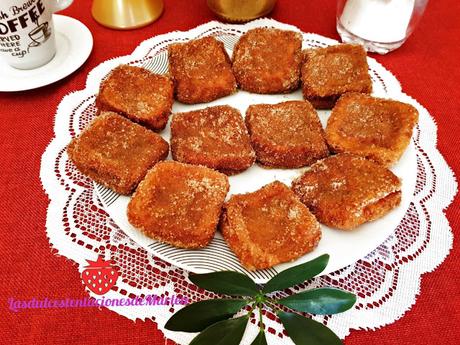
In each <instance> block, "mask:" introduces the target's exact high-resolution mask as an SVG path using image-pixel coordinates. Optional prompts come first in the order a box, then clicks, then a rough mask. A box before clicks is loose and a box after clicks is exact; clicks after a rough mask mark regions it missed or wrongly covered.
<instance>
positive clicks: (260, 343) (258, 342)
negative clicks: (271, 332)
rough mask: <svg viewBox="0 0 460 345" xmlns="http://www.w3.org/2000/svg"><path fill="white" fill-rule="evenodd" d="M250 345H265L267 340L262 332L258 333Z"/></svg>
mask: <svg viewBox="0 0 460 345" xmlns="http://www.w3.org/2000/svg"><path fill="white" fill-rule="evenodd" d="M251 345H267V339H266V338H265V333H264V332H263V331H260V332H259V335H258V336H257V337H256V338H255V339H254V341H253V342H252V343H251Z"/></svg>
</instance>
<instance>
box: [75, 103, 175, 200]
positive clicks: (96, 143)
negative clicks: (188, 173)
mask: <svg viewBox="0 0 460 345" xmlns="http://www.w3.org/2000/svg"><path fill="white" fill-rule="evenodd" d="M168 151H169V145H168V143H167V142H166V141H165V140H164V139H163V138H162V137H160V136H159V135H158V134H156V133H154V132H152V131H150V130H148V129H146V128H144V127H142V126H140V125H138V124H136V123H133V122H131V121H129V120H128V119H126V118H124V117H123V116H121V115H119V114H116V113H112V112H103V113H101V114H100V115H99V116H98V117H96V119H95V120H94V121H93V122H92V123H91V124H90V126H89V127H88V128H86V129H85V130H84V131H83V132H82V133H81V134H80V135H79V136H78V137H76V138H74V139H73V140H72V141H71V142H70V144H69V146H68V148H67V153H68V155H69V158H70V160H71V161H72V162H73V163H74V164H75V166H76V167H77V168H78V169H79V170H80V171H81V172H82V173H83V174H85V175H87V176H89V177H90V178H92V179H93V180H95V181H96V182H98V183H100V184H102V185H104V186H106V187H108V188H110V189H112V190H113V191H115V192H117V193H120V194H130V193H131V192H132V191H133V190H134V189H135V188H136V186H137V185H138V183H139V182H140V181H141V180H142V179H143V178H144V176H145V174H146V173H147V171H148V169H150V168H151V167H152V166H153V165H155V164H156V163H157V162H158V161H160V160H163V159H165V158H166V157H167V155H168Z"/></svg>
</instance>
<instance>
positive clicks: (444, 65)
mask: <svg viewBox="0 0 460 345" xmlns="http://www.w3.org/2000/svg"><path fill="white" fill-rule="evenodd" d="M165 3H166V10H165V13H164V14H163V16H162V17H161V18H160V19H159V20H158V21H157V22H156V23H155V24H153V25H151V26H148V27H146V28H143V29H139V30H134V31H127V32H118V31H112V30H109V29H106V28H103V27H101V26H99V25H98V24H96V23H95V21H94V20H93V19H92V17H91V15H90V5H91V1H89V0H80V1H75V3H74V5H72V6H71V7H70V8H69V9H67V10H66V11H65V12H64V13H63V14H66V15H69V16H72V17H74V18H77V19H79V20H80V21H82V22H83V23H84V24H86V25H87V26H88V27H89V28H90V30H91V31H92V33H93V35H94V42H95V45H94V50H93V52H92V54H91V56H90V58H89V60H88V61H87V62H86V64H85V65H84V66H83V67H81V68H80V69H79V70H78V71H77V72H76V73H74V74H73V75H71V76H69V77H67V78H66V79H64V80H62V81H60V82H57V83H55V84H54V85H51V86H48V87H44V88H42V89H39V90H33V91H28V92H19V93H0V154H1V158H0V202H1V207H0V228H1V237H2V239H1V242H0V263H1V279H0V288H1V290H0V291H1V292H0V294H1V299H0V303H1V305H2V310H3V312H2V316H1V317H0V326H1V327H0V339H1V340H0V343H3V344H112V345H116V344H149V345H155V344H165V340H164V338H163V335H162V334H161V332H159V331H158V330H157V329H156V327H155V324H154V323H153V322H151V321H147V322H140V321H138V322H136V323H134V322H132V321H130V320H128V319H125V318H124V317H121V316H119V315H117V314H115V313H113V312H110V311H109V310H106V309H103V310H97V309H68V310H35V311H34V310H27V311H23V312H19V313H17V314H15V313H12V312H10V311H9V310H7V309H6V307H7V299H8V298H9V297H14V298H17V299H28V298H32V297H36V298H45V297H51V298H53V297H55V298H62V297H82V296H85V291H84V288H83V285H82V283H81V279H80V277H79V274H78V272H77V270H76V268H75V267H74V266H73V265H72V263H71V262H69V261H68V260H66V259H65V258H63V257H59V256H56V255H53V254H52V251H51V250H50V248H49V243H48V240H47V238H46V233H45V218H46V207H47V205H48V199H47V197H46V195H45V194H44V192H43V190H42V187H41V184H40V180H39V167H40V158H41V155H42V152H43V151H44V149H45V147H46V145H47V144H48V142H49V141H50V139H51V138H52V136H53V133H52V124H53V118H54V113H55V109H56V107H57V105H58V103H59V102H60V100H61V99H62V97H63V96H64V95H66V94H67V93H68V92H70V91H72V90H78V89H82V88H83V87H84V83H85V79H86V75H87V73H88V72H89V71H91V69H93V68H94V67H95V66H97V65H98V64H99V63H101V62H102V61H104V60H106V59H108V58H112V57H115V56H119V55H125V54H129V53H130V52H131V51H132V50H133V49H134V48H135V47H136V46H137V45H138V44H139V43H140V42H141V41H143V40H144V39H147V38H149V37H151V36H153V35H157V34H161V33H166V32H168V31H171V30H188V29H190V28H193V27H194V26H196V25H198V24H202V23H205V22H207V21H209V20H212V19H214V17H213V15H212V13H211V12H210V11H209V10H208V9H207V7H206V4H205V1H204V0H166V1H165ZM459 14H460V2H458V1H457V0H444V1H431V2H430V3H429V5H428V9H427V12H426V14H425V16H424V18H423V20H422V22H421V24H420V26H419V27H418V29H417V30H416V31H415V33H414V34H413V36H412V37H411V38H410V39H409V40H408V42H407V43H406V44H405V45H404V46H403V47H402V48H400V49H399V50H397V51H395V52H393V53H391V54H389V55H387V56H376V58H377V60H378V61H380V62H381V63H383V64H384V65H385V66H386V67H387V68H388V69H390V70H391V71H392V72H393V73H394V74H395V75H396V76H397V78H398V79H399V80H400V81H401V83H402V85H403V89H404V90H405V92H407V93H408V94H409V95H412V96H413V97H415V98H416V99H418V100H419V101H420V102H421V103H422V104H424V105H425V106H426V107H427V108H428V110H429V111H430V113H431V114H432V115H433V116H434V117H435V119H436V121H437V124H438V136H439V140H438V147H439V149H440V151H441V152H442V153H443V155H444V157H445V158H446V160H447V162H448V163H449V165H450V166H451V167H452V168H453V169H454V171H455V173H456V174H457V176H460V162H459V158H460V156H459V154H458V151H457V150H458V148H459V147H460V135H459V132H460V119H459V116H460V107H459V104H460V103H459V98H460V92H459V88H458V86H457V84H458V82H459V80H460V69H459V68H458V63H459V62H458V61H459V57H460V46H459V45H458V38H459V37H460V24H459V21H458V16H459ZM272 16H273V18H275V19H277V20H279V21H282V22H285V23H289V24H293V25H296V26H298V27H299V28H300V29H301V30H303V31H305V32H316V33H319V34H321V35H325V36H329V37H332V38H338V36H337V33H336V31H335V1H333V0H327V1H288V0H280V1H279V3H278V5H277V7H276V9H275V11H274V12H273V14H272ZM2 82H4V81H2ZM440 183H442V181H440ZM459 205H460V200H459V198H458V197H457V199H456V200H455V201H454V203H453V204H452V205H451V206H450V207H449V208H448V209H447V211H446V213H447V216H448V218H449V220H450V223H451V225H452V227H453V230H454V232H455V234H456V235H459V234H460V228H459V223H460V220H459V215H460V212H459V211H460V208H459ZM459 253H460V250H459V245H458V240H455V243H454V249H453V251H452V252H451V254H450V256H449V257H448V258H447V260H446V261H445V262H444V263H443V264H442V265H441V266H440V267H439V268H438V269H437V270H436V271H435V272H433V273H430V274H426V275H425V276H424V279H423V281H422V286H421V294H420V296H419V298H418V300H417V303H416V304H415V305H414V306H413V308H412V309H411V311H409V312H407V313H406V315H405V316H404V317H403V318H402V319H401V320H399V321H397V322H396V323H394V324H392V325H390V326H387V327H385V328H382V329H380V330H377V331H367V332H366V331H353V332H352V334H351V335H350V336H349V337H347V338H346V340H345V343H346V344H347V345H361V344H370V343H376V344H382V345H383V344H399V345H404V344H420V345H423V344H430V345H431V344H439V343H441V344H444V345H448V344H452V345H453V344H458V343H459V340H458V339H459V336H460V331H459V328H458V325H459V324H460V317H459V316H460V314H459V309H458V308H459V307H460V293H459V291H460V284H459V282H460V279H459V269H458V264H459ZM171 343H172V342H171Z"/></svg>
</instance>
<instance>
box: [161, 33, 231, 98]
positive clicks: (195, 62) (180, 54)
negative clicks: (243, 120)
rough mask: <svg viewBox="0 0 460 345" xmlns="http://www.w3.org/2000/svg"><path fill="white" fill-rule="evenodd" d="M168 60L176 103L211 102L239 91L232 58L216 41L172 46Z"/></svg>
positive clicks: (209, 39)
mask: <svg viewBox="0 0 460 345" xmlns="http://www.w3.org/2000/svg"><path fill="white" fill-rule="evenodd" d="M168 58H169V73H170V74H171V76H172V78H173V80H174V86H175V94H176V99H177V100H178V101H180V102H182V103H186V104H195V103H206V102H211V101H213V100H215V99H218V98H221V97H224V96H228V95H230V94H232V93H234V92H235V91H236V81H235V77H234V76H233V73H232V68H231V62H230V58H229V56H228V54H227V52H226V50H225V47H224V44H223V43H222V42H220V41H218V40H216V39H215V38H214V37H203V38H200V39H196V40H192V41H189V42H187V43H176V44H171V45H170V46H169V47H168Z"/></svg>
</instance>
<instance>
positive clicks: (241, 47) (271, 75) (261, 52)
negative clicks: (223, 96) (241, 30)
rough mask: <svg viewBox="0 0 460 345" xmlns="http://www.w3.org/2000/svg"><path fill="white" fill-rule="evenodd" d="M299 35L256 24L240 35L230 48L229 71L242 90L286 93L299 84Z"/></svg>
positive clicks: (300, 59) (300, 53)
mask: <svg viewBox="0 0 460 345" xmlns="http://www.w3.org/2000/svg"><path fill="white" fill-rule="evenodd" d="M301 62H302V35H301V34H300V33H298V32H294V31H285V30H279V29H267V28H257V29H252V30H249V31H248V32H246V33H245V34H244V35H243V36H241V38H240V40H239V41H238V43H237V44H236V45H235V48H234V50H233V73H234V74H235V77H236V80H237V82H238V85H239V86H240V88H241V89H242V90H246V91H249V92H254V93H286V92H290V91H292V90H295V89H297V88H298V87H299V80H300V64H301Z"/></svg>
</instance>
